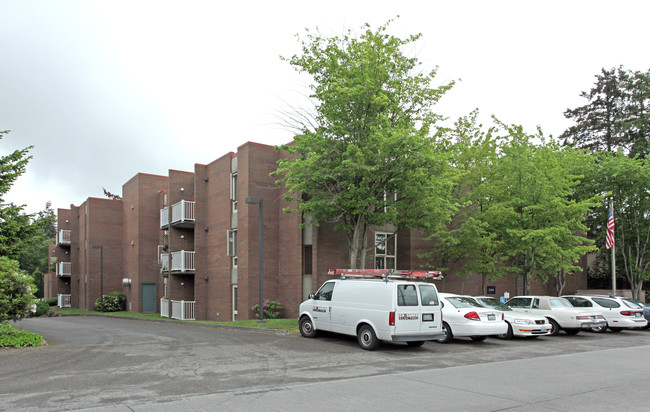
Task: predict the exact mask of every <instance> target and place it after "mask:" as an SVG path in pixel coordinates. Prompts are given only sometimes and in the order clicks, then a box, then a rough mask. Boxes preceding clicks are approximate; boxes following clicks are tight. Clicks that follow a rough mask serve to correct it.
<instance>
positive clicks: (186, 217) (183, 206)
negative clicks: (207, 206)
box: [172, 200, 194, 227]
mask: <svg viewBox="0 0 650 412" xmlns="http://www.w3.org/2000/svg"><path fill="white" fill-rule="evenodd" d="M172 226H178V227H193V226H194V202H192V201H189V200H181V201H180V202H178V203H176V204H175V205H172Z"/></svg>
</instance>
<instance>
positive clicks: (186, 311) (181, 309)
mask: <svg viewBox="0 0 650 412" xmlns="http://www.w3.org/2000/svg"><path fill="white" fill-rule="evenodd" d="M172 319H180V320H194V301H193V300H192V301H189V300H172Z"/></svg>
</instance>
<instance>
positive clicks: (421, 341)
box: [406, 340, 424, 348]
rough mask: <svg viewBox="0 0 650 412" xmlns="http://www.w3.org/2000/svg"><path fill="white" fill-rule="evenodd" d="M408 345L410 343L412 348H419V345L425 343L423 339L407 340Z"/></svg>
mask: <svg viewBox="0 0 650 412" xmlns="http://www.w3.org/2000/svg"><path fill="white" fill-rule="evenodd" d="M406 344H407V345H409V346H410V347H412V348H417V347H418V346H422V345H424V341H423V340H412V341H410V342H406Z"/></svg>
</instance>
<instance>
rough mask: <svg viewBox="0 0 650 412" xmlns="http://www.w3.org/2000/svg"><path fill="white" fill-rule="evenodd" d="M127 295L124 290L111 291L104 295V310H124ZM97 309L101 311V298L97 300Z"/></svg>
mask: <svg viewBox="0 0 650 412" xmlns="http://www.w3.org/2000/svg"><path fill="white" fill-rule="evenodd" d="M125 303H126V295H125V294H124V293H122V292H110V293H107V294H106V295H104V312H119V311H121V310H124V304H125ZM95 310H96V311H101V298H97V300H96V301H95Z"/></svg>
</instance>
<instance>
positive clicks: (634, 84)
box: [560, 66, 650, 156]
mask: <svg viewBox="0 0 650 412" xmlns="http://www.w3.org/2000/svg"><path fill="white" fill-rule="evenodd" d="M580 95H581V96H582V97H584V98H585V99H587V100H589V103H587V104H586V105H584V106H580V107H577V108H575V109H567V110H566V111H565V112H564V116H565V117H566V118H568V119H572V120H573V121H575V125H573V126H571V127H569V128H568V129H567V130H566V131H565V132H564V133H563V134H562V135H561V136H560V138H562V139H564V142H565V144H567V145H570V146H574V147H579V148H586V149H588V150H590V151H591V152H592V153H595V152H599V151H608V152H612V151H615V150H616V149H618V148H621V149H624V150H625V151H626V153H630V154H632V155H636V154H639V155H641V156H646V155H647V154H648V150H649V144H648V139H650V72H639V71H637V72H632V71H629V70H625V69H623V67H622V66H619V67H618V68H612V69H610V70H605V69H602V70H601V72H600V74H598V75H596V82H595V84H594V87H593V88H592V89H591V90H590V91H589V92H582V93H581V94H580Z"/></svg>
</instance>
